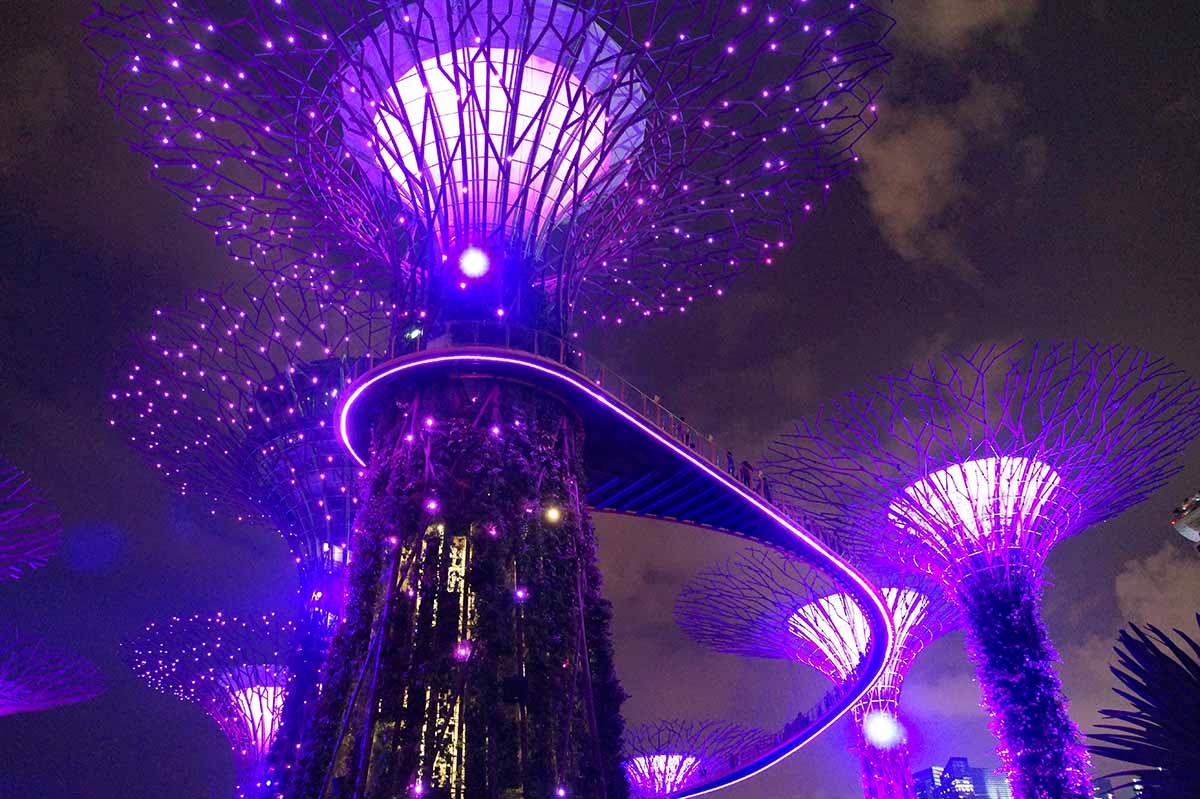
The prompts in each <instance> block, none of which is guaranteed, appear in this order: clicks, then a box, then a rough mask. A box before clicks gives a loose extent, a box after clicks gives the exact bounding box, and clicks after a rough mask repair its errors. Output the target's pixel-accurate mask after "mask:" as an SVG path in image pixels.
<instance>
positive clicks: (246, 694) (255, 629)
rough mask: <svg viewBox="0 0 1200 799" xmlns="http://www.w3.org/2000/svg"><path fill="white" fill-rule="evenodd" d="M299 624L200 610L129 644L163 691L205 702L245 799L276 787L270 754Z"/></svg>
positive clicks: (146, 676)
mask: <svg viewBox="0 0 1200 799" xmlns="http://www.w3.org/2000/svg"><path fill="white" fill-rule="evenodd" d="M295 634H296V626H295V623H294V622H292V621H290V620H286V619H283V618H277V617H276V616H275V614H273V613H270V614H263V615H258V616H247V617H238V616H227V615H225V614H222V613H217V614H215V615H212V616H205V615H200V614H196V615H193V616H189V617H186V618H184V617H178V616H176V617H172V618H171V619H169V620H167V621H165V622H161V623H159V622H155V623H152V624H150V625H149V626H147V627H146V628H145V629H144V630H143V631H142V632H141V633H140V634H138V635H137V636H135V637H133V638H131V639H130V640H129V641H127V642H126V644H125V647H124V654H125V656H126V660H127V661H128V662H129V665H130V667H131V668H132V669H133V671H134V672H135V673H136V674H137V675H138V676H139V677H141V678H142V680H144V681H145V682H146V684H147V685H149V686H150V687H151V688H153V689H154V690H156V691H160V692H161V693H164V694H170V695H172V696H176V697H179V698H180V699H182V700H183V701H185V702H190V703H192V704H195V705H198V706H199V707H200V708H201V709H202V710H204V712H205V713H207V714H208V716H209V717H210V718H211V719H212V720H213V721H215V722H216V723H217V726H218V727H220V728H221V732H222V733H224V734H225V737H226V738H227V739H228V740H229V746H230V748H231V749H232V750H233V756H234V762H235V764H236V767H237V786H238V787H237V793H236V796H237V798H238V799H256V797H262V796H266V795H267V794H268V792H269V791H270V784H269V782H268V780H269V777H268V776H267V755H268V753H269V752H270V749H271V745H272V743H273V741H274V738H275V734H276V732H277V731H278V729H279V723H280V719H281V716H282V713H283V702H284V697H285V696H286V694H287V691H288V685H289V682H290V679H291V677H290V674H289V671H288V667H287V663H288V659H289V656H290V654H291V648H292V646H293V644H294V639H295Z"/></svg>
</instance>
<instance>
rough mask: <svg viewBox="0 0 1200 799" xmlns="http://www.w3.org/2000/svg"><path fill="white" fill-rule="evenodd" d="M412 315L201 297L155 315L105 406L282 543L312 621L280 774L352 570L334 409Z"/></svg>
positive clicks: (292, 696)
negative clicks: (278, 534) (268, 528)
mask: <svg viewBox="0 0 1200 799" xmlns="http://www.w3.org/2000/svg"><path fill="white" fill-rule="evenodd" d="M227 295H233V296H227ZM404 316H405V314H404V312H399V313H395V314H393V312H392V310H391V309H390V307H389V306H386V305H385V306H382V307H380V306H378V305H377V304H374V303H373V302H372V301H371V300H370V298H366V297H363V298H359V299H357V300H355V301H353V302H352V303H350V304H343V305H338V306H334V305H332V304H330V303H327V302H325V301H322V300H317V299H315V298H314V297H313V296H311V295H306V294H304V293H299V292H295V291H290V290H288V291H280V290H272V291H268V292H265V294H264V296H262V297H255V296H254V295H253V293H252V292H249V291H247V292H241V293H239V292H208V293H201V294H199V295H198V296H197V297H196V298H195V299H194V301H193V302H192V303H190V304H189V306H188V307H187V308H185V309H183V310H177V311H176V310H159V311H156V312H155V317H154V325H153V328H152V329H151V330H150V331H149V332H147V333H144V334H142V335H140V336H139V337H138V338H137V339H135V342H134V345H133V352H132V353H131V359H130V360H131V363H130V364H129V366H128V368H127V370H126V372H125V374H124V375H123V379H122V380H121V384H120V386H119V387H118V388H117V389H115V390H113V391H112V392H111V393H110V395H109V396H110V399H111V400H112V407H111V413H112V416H111V419H110V421H111V423H112V424H113V425H114V426H115V427H117V428H119V429H120V430H121V431H122V432H124V433H125V434H126V435H127V436H128V437H129V440H130V442H131V443H132V444H133V445H134V446H135V447H137V448H138V449H139V450H141V452H142V453H143V454H144V455H145V456H146V457H147V459H148V460H149V461H150V463H151V464H152V465H153V466H154V467H155V469H157V470H158V471H159V472H161V473H162V474H163V475H164V476H165V477H166V479H168V480H169V481H170V482H171V483H172V484H173V485H175V486H176V487H177V488H178V489H179V490H180V491H181V492H182V493H184V494H187V495H198V496H200V497H202V498H203V499H205V500H206V501H207V502H208V503H209V504H210V506H211V508H212V510H213V512H214V513H215V512H223V513H224V515H226V516H228V517H232V518H237V519H247V520H253V521H265V522H266V523H267V524H269V525H270V526H272V527H274V528H275V529H277V530H279V531H280V532H281V533H282V534H283V536H284V538H285V540H286V541H287V543H288V546H289V548H290V550H291V553H292V556H293V559H294V561H295V563H296V568H297V571H298V573H299V591H300V597H299V599H300V604H301V606H302V607H303V608H304V610H305V611H306V613H307V623H306V624H305V625H303V632H304V635H303V636H302V640H303V644H302V645H301V646H299V647H298V648H297V649H296V653H295V657H294V659H293V661H292V662H291V663H290V664H289V668H290V670H291V672H292V675H293V681H292V690H291V691H290V692H289V693H288V694H287V700H288V702H287V705H286V712H285V713H284V720H283V730H282V733H281V734H280V735H279V736H278V740H279V742H280V747H279V748H280V751H279V753H278V758H277V759H278V760H279V761H280V765H286V764H287V762H288V760H289V759H290V757H291V756H292V755H293V754H294V746H289V744H293V743H294V739H295V737H296V736H297V735H298V734H299V727H300V725H302V724H303V721H304V718H305V716H306V714H307V713H308V711H309V710H310V709H311V707H312V705H313V702H314V700H315V698H316V697H315V694H316V691H317V688H318V685H319V670H320V666H321V662H322V660H323V658H324V655H325V652H326V649H327V646H328V642H329V639H330V637H331V634H332V630H333V628H334V626H335V625H336V623H337V622H338V621H340V620H341V617H342V612H343V608H344V604H345V598H346V582H347V576H348V566H349V563H350V562H351V559H352V549H351V547H352V542H353V537H352V535H351V530H352V527H353V523H354V515H355V512H356V511H357V509H358V490H357V486H356V481H357V479H358V476H359V475H360V474H361V469H360V468H359V467H358V466H357V464H355V463H354V462H353V460H351V458H350V456H349V455H348V454H347V453H346V452H345V450H344V449H342V447H341V445H340V443H339V442H338V440H337V437H336V435H335V434H334V429H333V421H332V415H333V408H334V406H335V405H336V403H337V400H338V398H339V396H340V393H341V391H342V390H343V389H344V388H345V387H346V385H347V384H349V383H350V382H351V381H353V380H354V378H355V377H357V376H358V375H359V374H361V373H362V372H364V371H365V370H367V369H369V368H370V367H371V366H372V365H373V364H374V363H375V362H376V361H377V360H381V359H383V360H386V359H387V358H388V357H389V355H390V354H391V350H390V347H391V342H392V341H393V336H392V333H393V328H394V327H395V326H396V325H397V324H399V323H402V322H404V321H405V320H404V318H403V317H404Z"/></svg>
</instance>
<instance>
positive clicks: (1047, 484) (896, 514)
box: [888, 457, 1062, 559]
mask: <svg viewBox="0 0 1200 799" xmlns="http://www.w3.org/2000/svg"><path fill="white" fill-rule="evenodd" d="M1061 485H1062V480H1061V479H1060V478H1059V476H1058V475H1057V474H1055V473H1054V470H1053V469H1051V468H1050V467H1049V466H1048V465H1046V464H1045V463H1041V462H1039V461H1036V460H1032V459H1029V458H1009V457H1001V458H981V459H979V460H972V461H966V462H965V463H959V464H954V465H953V466H948V467H946V468H945V469H941V470H939V471H936V472H933V473H931V474H929V475H928V476H927V477H924V478H922V479H920V480H917V481H916V482H914V483H912V484H911V485H909V486H906V487H905V488H904V492H903V494H902V497H901V498H897V499H895V500H893V501H892V503H891V505H889V506H888V520H889V521H891V522H892V523H893V524H896V525H898V526H901V527H909V528H912V532H911V533H910V534H911V535H922V536H924V537H925V539H926V541H927V542H928V546H929V547H930V548H932V549H935V550H937V551H938V552H939V553H941V554H942V555H943V556H944V557H946V558H947V559H950V558H954V557H960V555H959V554H958V553H962V554H964V555H966V556H967V557H970V556H972V555H976V554H978V553H980V552H984V551H986V550H993V549H998V548H1002V547H1006V546H1008V547H1016V548H1018V549H1021V548H1025V547H1026V546H1027V542H1026V540H1025V538H1026V536H1031V535H1033V533H1032V530H1033V529H1035V527H1036V525H1037V524H1038V522H1039V521H1040V519H1041V510H1042V508H1043V507H1044V506H1045V505H1046V503H1047V502H1050V501H1051V500H1052V499H1055V495H1056V493H1057V491H1058V489H1059V488H1060V487H1061ZM951 536H953V537H951Z"/></svg>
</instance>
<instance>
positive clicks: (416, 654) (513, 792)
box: [283, 378, 628, 799]
mask: <svg viewBox="0 0 1200 799" xmlns="http://www.w3.org/2000/svg"><path fill="white" fill-rule="evenodd" d="M582 443H583V431H582V427H581V424H580V422H579V420H578V419H577V418H576V416H575V415H574V414H573V413H572V412H571V410H570V409H569V408H568V407H566V406H565V405H563V404H562V403H560V402H559V401H558V400H556V399H554V398H553V397H550V396H547V395H546V394H543V393H541V392H539V391H536V390H534V389H532V388H528V387H525V386H522V385H518V384H515V383H509V382H504V381H498V380H491V379H486V378H463V379H447V380H444V381H442V382H435V383H426V384H424V385H422V386H420V387H413V388H411V390H409V391H408V393H407V394H402V395H401V396H399V398H398V400H397V402H396V403H395V405H394V407H393V408H392V409H390V411H389V412H388V414H387V416H386V418H383V419H381V420H380V422H379V424H378V425H377V427H376V430H375V438H374V445H373V455H372V458H371V465H370V467H369V469H368V471H367V474H366V476H365V480H364V481H363V483H364V486H365V488H364V491H365V497H364V499H365V503H364V508H363V510H362V512H361V513H360V515H359V518H358V521H357V523H356V525H355V528H356V529H355V533H354V535H355V542H354V546H353V547H352V551H354V553H355V558H356V560H355V562H354V563H353V564H352V568H353V572H352V578H351V585H350V593H349V603H348V608H347V611H346V621H345V622H344V623H343V624H342V626H341V627H340V628H339V630H338V632H337V634H336V636H335V638H334V641H333V644H332V647H331V650H330V654H329V657H328V660H327V662H326V665H325V670H324V673H323V677H322V690H321V696H320V699H319V700H318V702H317V707H316V709H315V712H314V713H313V715H312V720H311V721H310V722H309V725H308V728H307V730H306V732H305V734H304V736H303V743H302V746H301V751H300V756H299V758H298V763H297V766H296V768H295V770H294V773H292V774H288V775H286V782H285V790H284V792H283V795H286V796H288V797H290V798H291V799H343V798H345V799H349V797H354V799H384V797H387V798H388V799H391V798H392V797H409V796H422V797H446V798H447V799H466V798H468V797H469V799H517V798H518V797H520V798H521V799H534V798H535V797H536V798H537V799H543V797H545V798H546V799H550V798H551V797H556V796H567V797H581V798H582V799H623V798H624V797H626V796H627V795H628V787H627V785H626V782H625V777H624V773H623V771H622V769H621V765H620V749H621V737H622V732H623V723H622V720H621V716H620V706H621V703H622V701H623V700H624V698H625V694H624V692H623V691H622V690H621V687H620V685H619V683H618V682H617V679H616V676H615V671H614V667H613V657H612V643H611V639H610V637H609V627H610V609H609V606H608V603H607V602H606V601H605V600H604V599H602V597H601V596H600V574H599V571H598V569H597V566H596V554H595V543H594V534H593V530H592V526H591V522H590V519H589V518H588V515H587V512H586V509H585V507H584V505H583V502H582V499H583V496H582V487H581V485H580V479H581V473H582V469H581V461H580V449H581V447H582Z"/></svg>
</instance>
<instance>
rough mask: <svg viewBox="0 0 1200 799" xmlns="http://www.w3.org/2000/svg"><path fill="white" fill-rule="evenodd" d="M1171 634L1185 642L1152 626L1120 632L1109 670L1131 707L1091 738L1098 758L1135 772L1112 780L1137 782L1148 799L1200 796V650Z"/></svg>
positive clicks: (1111, 714)
mask: <svg viewBox="0 0 1200 799" xmlns="http://www.w3.org/2000/svg"><path fill="white" fill-rule="evenodd" d="M1196 622H1197V624H1198V625H1200V614H1197V616H1196ZM1173 632H1174V634H1175V635H1176V636H1177V637H1178V638H1179V639H1180V640H1181V643H1177V642H1176V641H1175V640H1173V639H1172V637H1171V636H1170V635H1168V634H1167V633H1164V632H1163V631H1162V630H1160V629H1159V628H1157V627H1155V626H1154V625H1151V624H1147V625H1145V628H1144V629H1143V628H1141V627H1139V626H1138V625H1136V624H1130V625H1129V629H1128V630H1122V631H1121V633H1120V635H1119V636H1118V638H1117V646H1116V648H1115V650H1114V651H1115V652H1116V654H1117V665H1115V666H1111V667H1110V670H1111V671H1112V673H1113V675H1114V676H1115V677H1116V678H1117V680H1118V681H1119V682H1120V686H1118V687H1115V688H1114V689H1113V691H1114V693H1116V694H1117V695H1118V696H1120V697H1121V698H1122V699H1124V700H1125V701H1126V702H1128V703H1129V706H1130V707H1129V709H1119V710H1114V709H1110V710H1102V711H1100V714H1101V715H1102V716H1104V718H1105V719H1106V720H1107V721H1108V722H1109V723H1106V724H1099V725H1097V727H1098V728H1099V729H1101V730H1104V732H1099V733H1094V734H1091V735H1089V736H1088V737H1089V738H1090V739H1091V740H1093V741H1095V742H1097V743H1093V744H1092V745H1091V746H1090V747H1089V749H1090V750H1091V752H1092V754H1094V755H1101V756H1103V757H1109V758H1112V759H1114V760H1119V761H1121V762H1123V763H1128V764H1130V766H1132V767H1131V768H1129V769H1126V770H1122V771H1118V772H1115V773H1113V774H1109V775H1107V776H1108V777H1110V778H1112V777H1136V778H1137V779H1138V780H1139V781H1140V782H1141V783H1142V786H1143V788H1144V791H1145V796H1146V797H1147V799H1195V798H1196V797H1200V644H1197V643H1196V641H1195V640H1193V639H1192V638H1190V637H1189V636H1188V635H1187V634H1186V633H1184V632H1182V631H1181V630H1178V629H1176V630H1174V631H1173ZM1188 650H1190V651H1188Z"/></svg>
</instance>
